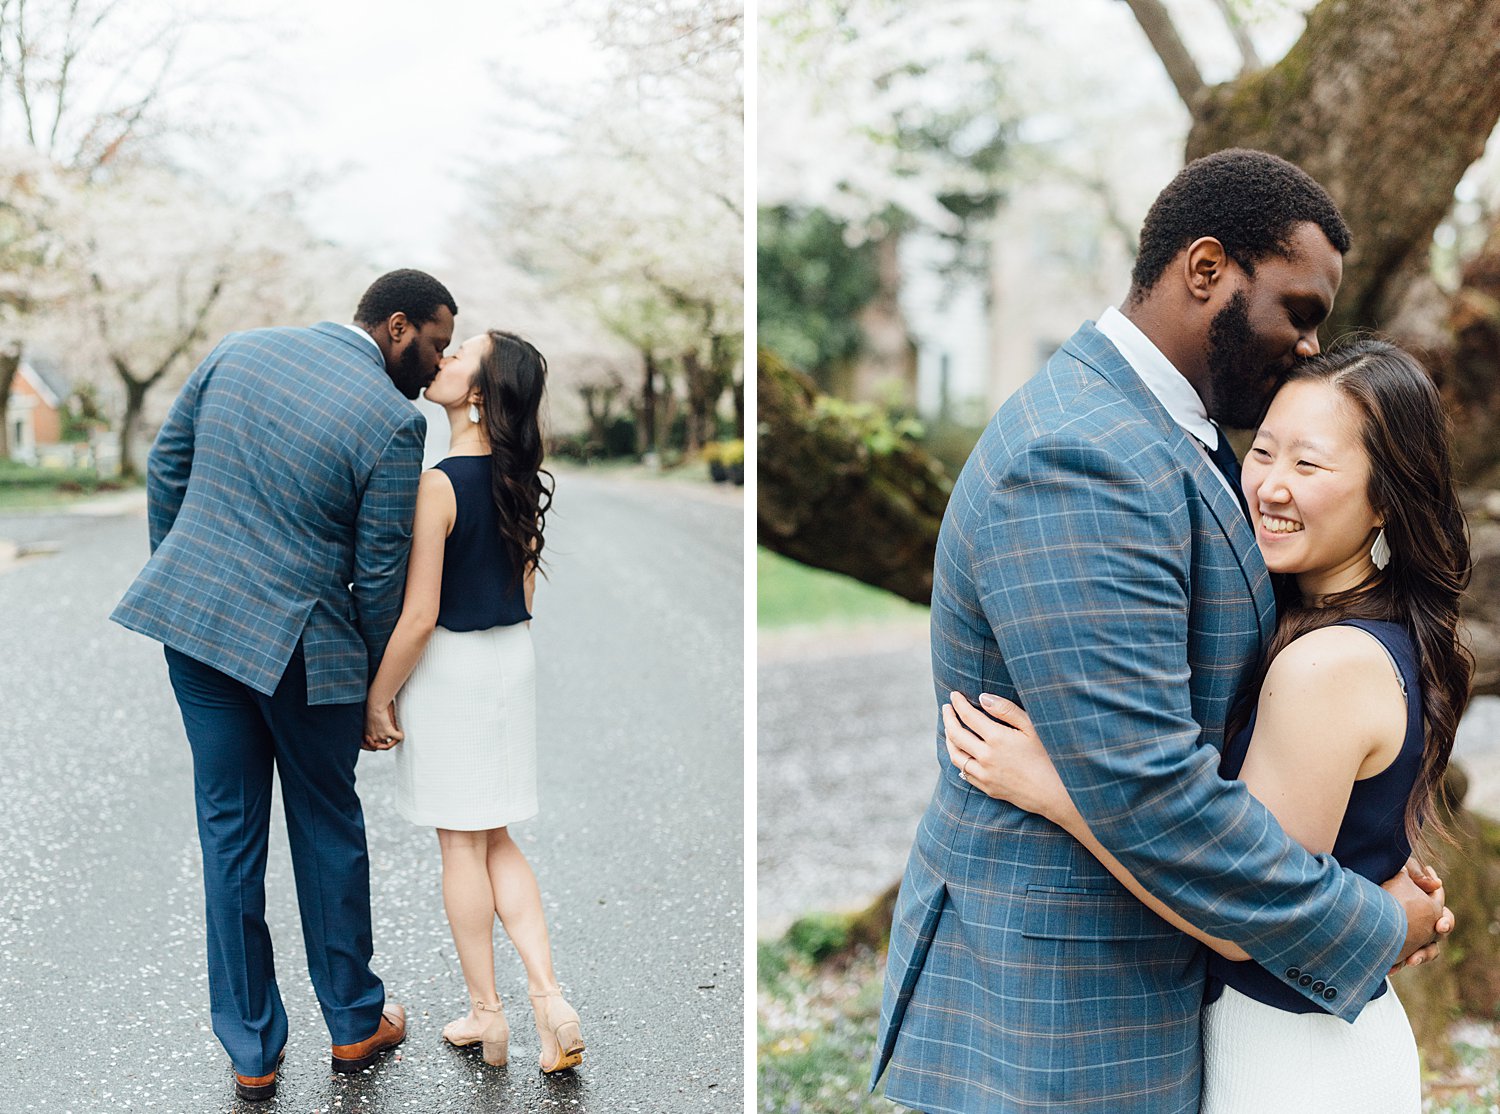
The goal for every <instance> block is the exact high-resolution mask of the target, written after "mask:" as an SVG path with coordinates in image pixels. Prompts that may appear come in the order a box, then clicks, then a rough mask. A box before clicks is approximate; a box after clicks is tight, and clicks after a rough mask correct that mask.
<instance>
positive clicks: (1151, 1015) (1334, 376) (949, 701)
mask: <svg viewBox="0 0 1500 1114" xmlns="http://www.w3.org/2000/svg"><path fill="white" fill-rule="evenodd" d="M1348 248H1349V230H1348V229H1347V227H1346V226H1345V224H1344V221H1343V219H1342V217H1341V216H1340V214H1339V212H1338V210H1337V208H1336V207H1335V205H1334V203H1333V202H1332V200H1331V199H1330V198H1329V197H1328V195H1327V194H1326V193H1325V192H1324V191H1323V189H1322V188H1321V187H1320V186H1318V184H1317V183H1315V182H1314V181H1313V180H1312V179H1311V178H1309V177H1308V176H1307V175H1306V174H1304V173H1303V172H1302V171H1301V170H1299V169H1298V168H1296V167H1294V166H1292V165H1291V164H1290V163H1287V162H1284V161H1283V160H1281V159H1277V158H1275V157H1273V156H1270V155H1266V154H1262V153H1260V152H1253V151H1244V150H1233V151H1224V152H1220V153H1218V154H1215V155H1211V156H1209V157H1207V158H1203V159H1199V160H1197V161H1196V162H1193V163H1191V164H1190V165H1189V166H1188V167H1187V168H1186V169H1184V170H1183V171H1182V173H1181V174H1179V175H1178V176H1177V178H1176V179H1175V180H1174V181H1173V182H1172V183H1171V184H1170V185H1169V186H1168V187H1167V188H1166V189H1165V190H1164V191H1163V192H1162V193H1161V195H1160V196H1159V197H1158V198H1157V200H1156V202H1155V203H1154V204H1153V206H1152V208H1151V210H1150V212H1149V213H1148V215H1147V217H1146V222H1145V225H1144V227H1143V228H1142V231H1141V236H1140V253H1139V256H1138V258H1137V261H1136V264H1135V269H1134V272H1133V274H1132V283H1131V289H1130V293H1129V297H1128V300H1127V302H1126V304H1125V309H1124V312H1123V313H1122V312H1119V311H1117V310H1115V309H1113V308H1111V309H1109V310H1108V311H1106V312H1105V313H1104V314H1103V315H1102V316H1101V317H1100V319H1099V321H1098V323H1097V324H1086V325H1084V326H1083V328H1081V329H1080V330H1079V331H1078V332H1077V333H1076V334H1075V335H1074V336H1073V338H1072V339H1071V340H1070V341H1068V342H1067V343H1066V344H1065V345H1063V347H1062V349H1061V350H1060V351H1059V352H1058V353H1057V354H1056V355H1055V356H1054V357H1053V358H1052V359H1051V361H1050V362H1049V363H1048V364H1047V366H1046V368H1045V369H1044V370H1043V371H1042V372H1041V373H1040V374H1038V375H1037V376H1036V377H1035V378H1034V379H1033V380H1031V381H1030V382H1029V383H1028V384H1027V385H1026V386H1025V387H1024V388H1023V389H1022V390H1021V391H1020V392H1018V393H1017V394H1016V396H1015V397H1014V398H1012V399H1011V400H1010V401H1009V402H1007V403H1006V404H1005V405H1004V406H1003V407H1002V408H1001V409H1000V411H999V413H998V414H997V415H996V417H995V419H994V421H993V422H991V424H990V426H989V427H988V429H986V431H985V432H984V434H983V436H982V437H981V438H980V441H979V444H978V446H977V447H976V448H975V450H974V452H973V455H972V456H971V457H970V458H969V461H968V464H967V465H966V467H965V468H964V470H963V474H962V475H961V476H960V478H959V480H958V483H957V485H956V486H955V488H954V492H953V496H952V499H951V501H950V503H949V507H948V512H947V515H946V518H945V519H944V522H943V527H942V532H941V536H940V538H939V541H938V552H937V560H936V569H935V573H934V577H933V592H932V660H933V674H934V678H935V684H936V689H937V694H938V700H939V702H940V703H943V704H944V707H943V710H942V718H941V723H940V725H939V728H938V734H939V747H938V749H939V760H940V762H941V763H942V765H943V773H942V775H941V776H940V778H939V782H938V786H937V789H936V792H935V793H934V795H933V797H932V801H931V803H930V804H929V805H928V807H927V811H926V813H925V815H924V816H923V818H922V822H921V826H920V828H919V830H918V832H917V836H916V840H915V843H914V845H913V848H912V851H911V856H910V858H909V860H908V863H907V869H906V874H905V877H904V879H903V881H902V885H901V892H900V896H899V898H898V901H897V906H896V912H895V918H894V923H893V925H892V929H891V944H890V958H889V965H888V968H887V973H886V984H885V999H884V1003H883V1007H882V1010H881V1031H880V1037H879V1044H878V1052H877V1060H876V1066H875V1075H874V1078H875V1080H877V1081H878V1079H879V1077H880V1075H881V1073H882V1072H883V1071H885V1072H886V1074H887V1084H886V1094H887V1096H888V1097H889V1098H891V1099H893V1100H895V1101H896V1102H899V1103H902V1104H904V1105H906V1106H910V1107H913V1108H916V1109H918V1110H923V1111H929V1112H939V1111H953V1112H961V1114H975V1112H978V1111H1022V1110H1026V1111H1036V1110H1047V1111H1072V1112H1083V1111H1090V1112H1098V1114H1104V1112H1109V1114H1119V1112H1140V1114H1196V1112H1198V1111H1199V1110H1202V1111H1203V1114H1264V1112H1266V1111H1276V1112H1277V1114H1291V1112H1294V1111H1309V1112H1313V1111H1316V1112H1318V1114H1335V1112H1344V1111H1348V1112H1351V1114H1352V1112H1359V1114H1378V1112H1385V1111H1389V1112H1392V1114H1417V1111H1419V1110H1420V1107H1421V1096H1420V1080H1419V1073H1418V1063H1417V1051H1416V1046H1415V1042H1414V1040H1413V1038H1412V1032H1411V1027H1410V1025H1409V1024H1408V1022H1407V1020H1406V1015H1405V1013H1404V1012H1403V1011H1402V1008H1401V1004H1400V1002H1399V1001H1398V1000H1397V998H1396V995H1395V993H1394V992H1392V990H1391V989H1390V984H1389V983H1388V982H1387V981H1386V975H1387V973H1388V972H1390V971H1392V970H1394V969H1396V968H1397V967H1399V966H1401V965H1403V964H1406V963H1411V964H1414V963H1418V962H1421V961H1422V960H1423V959H1426V958H1430V957H1431V956H1432V955H1434V954H1435V948H1436V943H1435V942H1436V940H1437V938H1438V936H1439V935H1440V934H1446V933H1447V932H1448V931H1451V929H1452V927H1453V919H1452V914H1451V913H1449V912H1448V911H1447V910H1446V909H1445V907H1444V904H1443V893H1442V889H1441V885H1440V883H1439V881H1438V879H1437V878H1436V876H1435V875H1433V874H1431V873H1430V872H1429V871H1426V870H1424V869H1423V868H1420V867H1418V866H1416V864H1415V862H1414V861H1412V862H1411V863H1410V866H1409V865H1408V863H1409V857H1410V855H1411V851H1412V845H1413V844H1414V843H1417V842H1418V840H1419V836H1420V834H1421V832H1420V829H1421V827H1422V825H1423V823H1424V821H1425V823H1426V826H1427V828H1428V830H1429V834H1432V829H1434V828H1435V827H1436V823H1435V816H1434V813H1433V803H1434V794H1435V792H1436V790H1437V788H1438V786H1439V784H1440V782H1441V779H1442V775H1443V771H1444V768H1445V767H1446V765H1447V761H1448V756H1449V753H1450V752H1451V750H1452V746H1453V738H1454V732H1455V730H1456V728H1457V725H1458V721H1459V716H1460V714H1461V713H1462V711H1463V709H1464V706H1465V703H1466V702H1467V699H1468V690H1469V679H1470V675H1471V672H1472V663H1471V660H1470V658H1469V656H1468V654H1467V653H1466V651H1465V650H1464V648H1463V647H1462V646H1461V644H1460V642H1459V629H1458V609H1459V597H1460V595H1461V593H1462V591H1463V589H1464V587H1465V586H1466V584H1467V582H1468V578H1469V571H1470V558H1469V546H1468V537H1467V529H1466V526H1465V522H1464V518H1463V513H1462V511H1461V509H1460V507H1459V503H1458V499H1457V496H1456V494H1455V491H1454V486H1453V482H1452V476H1451V467H1450V463H1449V447H1448V431H1447V423H1446V421H1445V418H1444V415H1443V412H1442V409H1441V406H1440V403H1439V399H1438V395H1437V391H1436V390H1435V389H1434V387H1433V385H1432V383H1431V381H1430V380H1429V378H1428V377H1427V376H1426V374H1424V372H1423V371H1422V369H1421V367H1420V366H1419V365H1418V364H1417V363H1416V361H1414V360H1413V359H1412V358H1411V357H1410V356H1408V355H1407V354H1406V353H1404V352H1402V351H1401V350H1400V349H1398V348H1395V347H1393V346H1391V345H1388V344H1384V343H1382V342H1379V341H1373V340H1358V341H1355V342H1354V343H1352V344H1349V345H1347V346H1345V347H1342V348H1340V349H1338V350H1336V351H1334V352H1332V353H1328V354H1320V352H1319V348H1318V340H1317V328H1318V325H1319V323H1320V322H1322V321H1323V320H1324V319H1325V318H1326V317H1327V315H1328V313H1329V310H1330V309H1331V307H1332V305H1333V299H1334V294H1335V292H1336V291H1337V289H1338V285H1339V281H1340V278H1341V276H1342V270H1343V255H1344V253H1345V252H1346V251H1347V250H1348ZM1216 423H1223V424H1224V425H1227V426H1234V427H1240V428H1255V429H1256V434H1255V440H1254V443H1253V445H1252V447H1251V449H1250V452H1249V455H1248V456H1247V457H1246V458H1245V461H1244V466H1243V474H1242V475H1241V472H1240V467H1239V464H1238V462H1237V461H1236V460H1235V457H1234V454H1233V451H1232V450H1231V449H1230V448H1229V446H1228V444H1227V442H1226V441H1225V440H1224V439H1223V437H1222V435H1221V433H1220V431H1219V428H1218V424H1216ZM976 702H977V704H978V705H979V706H978V707H976V706H975V704H976ZM1022 705H1024V711H1023V710H1022V707H1021V706H1022ZM981 708H982V709H983V710H981ZM986 713H988V714H986ZM1205 945H1206V947H1205Z"/></svg>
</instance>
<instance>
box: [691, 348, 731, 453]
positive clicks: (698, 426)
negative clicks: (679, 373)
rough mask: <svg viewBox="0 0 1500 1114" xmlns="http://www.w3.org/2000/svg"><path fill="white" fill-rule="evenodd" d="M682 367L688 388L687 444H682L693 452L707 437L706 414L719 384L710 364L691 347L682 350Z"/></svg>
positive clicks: (709, 410)
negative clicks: (705, 362)
mask: <svg viewBox="0 0 1500 1114" xmlns="http://www.w3.org/2000/svg"><path fill="white" fill-rule="evenodd" d="M682 370H683V373H684V374H685V375H686V376H687V392H688V414H687V445H686V446H684V448H685V449H686V451H687V454H688V455H689V456H692V455H693V454H694V453H696V452H697V451H698V450H699V449H701V448H702V447H703V444H704V442H705V441H707V440H710V437H709V433H710V430H709V418H710V416H711V414H712V410H713V404H714V401H715V400H716V399H717V398H718V396H719V393H720V390H719V389H722V385H721V384H720V383H719V382H718V378H717V376H716V375H715V374H714V368H713V366H712V365H711V364H704V362H703V360H702V359H701V358H700V357H699V356H698V353H697V352H696V351H695V350H693V349H688V350H687V351H686V352H684V353H683V354H682ZM716 388H719V389H716Z"/></svg>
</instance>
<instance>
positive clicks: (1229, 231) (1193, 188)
mask: <svg viewBox="0 0 1500 1114" xmlns="http://www.w3.org/2000/svg"><path fill="white" fill-rule="evenodd" d="M1309 221H1310V222H1312V223H1313V224H1316V225H1317V226H1318V227H1319V228H1321V229H1322V230H1323V234H1324V235H1325V236H1327V237H1328V242H1329V243H1331V244H1332V245H1333V246H1334V247H1335V248H1337V249H1338V250H1339V254H1341V255H1342V254H1343V253H1345V252H1347V251H1348V250H1349V226H1348V225H1346V224H1345V223H1344V218H1343V217H1342V216H1341V215H1340V214H1339V209H1338V206H1337V205H1335V204H1334V203H1333V198H1331V197H1329V196H1328V191H1327V190H1325V189H1324V188H1323V187H1322V186H1320V185H1318V183H1317V182H1315V181H1313V180H1312V178H1311V177H1309V176H1308V174H1307V172H1306V171H1304V170H1302V169H1301V168H1300V167H1297V166H1293V165H1292V164H1291V163H1289V162H1287V161H1286V159H1283V158H1278V157H1277V156H1276V155H1271V154H1267V153H1266V152H1265V151H1250V150H1247V149H1245V148H1243V147H1231V148H1229V149H1228V150H1225V151H1217V152H1215V153H1214V154H1212V155H1205V156H1204V157H1203V158H1201V159H1194V160H1193V161H1192V162H1190V163H1188V164H1187V166H1185V167H1183V168H1182V171H1181V172H1180V173H1179V174H1178V175H1177V177H1175V178H1173V179H1172V181H1171V183H1170V184H1168V186H1167V188H1166V189H1164V190H1162V191H1161V193H1160V194H1158V195H1157V198H1156V200H1155V201H1154V202H1152V203H1151V211H1150V212H1148V213H1147V214H1146V223H1145V224H1144V225H1142V226H1141V246H1140V251H1139V253H1138V254H1137V255H1136V259H1135V268H1134V269H1133V270H1132V271H1131V273H1130V296H1131V298H1132V299H1134V298H1138V297H1140V296H1141V295H1142V294H1144V293H1146V291H1148V290H1150V289H1151V287H1153V286H1154V285H1156V280H1157V279H1159V278H1161V276H1162V273H1163V272H1164V271H1165V270H1166V269H1167V264H1169V263H1171V262H1172V260H1173V259H1175V258H1177V255H1178V253H1179V252H1181V251H1182V250H1183V249H1184V248H1186V247H1187V246H1188V245H1189V244H1191V243H1192V242H1193V241H1194V240H1197V239H1199V238H1200V237H1202V236H1212V237H1214V238H1215V239H1216V240H1218V241H1219V242H1220V243H1221V244H1223V245H1224V250H1225V251H1226V252H1228V253H1229V258H1230V259H1233V260H1234V261H1235V262H1236V263H1238V264H1239V265H1240V266H1241V267H1243V268H1244V269H1245V273H1246V274H1250V275H1254V274H1255V264H1256V263H1257V262H1258V261H1259V260H1262V259H1264V258H1266V257H1267V256H1269V255H1280V256H1282V257H1285V256H1286V255H1287V254H1288V252H1289V248H1288V246H1287V244H1288V241H1289V239H1290V237H1291V233H1292V230H1293V229H1294V228H1295V227H1296V226H1297V225H1299V224H1303V223H1306V222H1309Z"/></svg>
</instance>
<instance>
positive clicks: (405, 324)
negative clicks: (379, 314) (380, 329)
mask: <svg viewBox="0 0 1500 1114" xmlns="http://www.w3.org/2000/svg"><path fill="white" fill-rule="evenodd" d="M385 327H386V331H388V332H389V333H390V334H391V340H393V341H398V340H400V339H401V337H402V335H403V334H404V333H405V332H406V330H407V329H409V328H411V322H410V321H408V320H407V319H406V314H404V313H402V312H401V311H400V310H397V311H396V312H395V313H393V314H391V315H390V317H388V318H387V319H386V322H385Z"/></svg>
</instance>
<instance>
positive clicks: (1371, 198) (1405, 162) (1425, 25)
mask: <svg viewBox="0 0 1500 1114" xmlns="http://www.w3.org/2000/svg"><path fill="white" fill-rule="evenodd" d="M1497 73H1500V0H1443V2H1442V3H1432V2H1430V0H1323V2H1322V3H1320V4H1319V5H1318V6H1317V7H1316V8H1314V9H1313V11H1312V12H1311V13H1310V14H1309V16H1308V19H1307V28H1306V30H1305V31H1304V32H1303V34H1302V37H1301V38H1300V39H1299V40H1298V41H1297V43H1296V45H1295V46H1293V47H1292V49H1291V50H1290V51H1289V52H1288V53H1287V55H1286V57H1285V58H1283V59H1282V60H1281V61H1280V62H1279V63H1277V64H1276V65H1275V66H1272V67H1271V68H1270V69H1268V70H1261V71H1259V72H1256V73H1253V74H1250V75H1247V76H1245V77H1242V78H1239V79H1238V80H1235V81H1231V82H1228V83H1226V84H1223V85H1218V86H1214V87H1211V88H1209V89H1208V90H1206V91H1205V92H1204V93H1202V94H1201V95H1199V96H1198V97H1197V98H1195V100H1194V101H1192V102H1190V103H1189V104H1188V108H1189V109H1190V110H1191V111H1192V114H1193V126H1192V130H1191V132H1190V133H1189V135H1188V144H1187V157H1188V158H1189V159H1194V158H1197V157H1199V156H1200V155H1206V154H1209V153H1210V152H1213V151H1217V150H1220V149H1222V148H1224V147H1255V148H1259V149H1261V150H1265V151H1270V152H1272V153H1274V154H1278V155H1281V156H1282V157H1284V158H1287V159H1290V160H1291V161H1292V162H1294V163H1296V164H1297V165H1298V166H1300V167H1302V168H1303V169H1304V170H1306V171H1307V172H1308V173H1309V174H1311V175H1312V176H1313V177H1314V178H1315V179H1317V180H1318V181H1319V182H1320V183H1322V185H1323V186H1324V187H1325V188H1327V190H1328V192H1329V193H1330V194H1332V195H1333V198H1334V200H1335V201H1337V202H1338V204H1339V208H1340V209H1341V210H1342V211H1343V214H1344V219H1345V220H1346V221H1347V222H1348V224H1349V228H1350V230H1351V232H1352V233H1353V238H1354V243H1353V247H1352V248H1351V249H1350V251H1349V254H1348V256H1347V257H1346V258H1345V260H1344V281H1343V284H1342V285H1341V286H1340V287H1339V296H1338V301H1337V303H1336V305H1335V306H1334V313H1333V317H1332V318H1331V320H1330V322H1329V327H1328V330H1327V335H1330V336H1333V335H1337V334H1338V333H1339V332H1341V331H1343V330H1345V329H1348V328H1350V327H1355V326H1363V327H1372V326H1373V327H1377V328H1378V327H1381V326H1383V325H1384V324H1385V323H1386V322H1388V321H1389V320H1390V319H1391V317H1392V315H1393V313H1394V310H1395V307H1396V305H1397V303H1398V302H1399V299H1400V296H1401V294H1402V293H1404V291H1405V288H1406V286H1407V285H1408V284H1409V283H1410V281H1411V279H1412V278H1413V277H1414V276H1415V275H1417V274H1420V273H1425V272H1426V271H1427V252H1428V246H1429V245H1430V244H1431V242H1432V233H1433V230H1434V229H1435V228H1436V227H1437V226H1438V223H1439V222H1440V221H1441V220H1442V218H1443V216H1444V214H1445V213H1446V212H1447V211H1448V208H1449V206H1450V205H1451V204H1452V203H1453V191H1454V188H1455V187H1456V186H1457V185H1458V181H1459V179H1460V178H1462V177H1463V174H1464V172H1465V171H1466V170H1468V168H1469V167H1470V165H1472V164H1473V162H1474V161H1475V160H1476V159H1477V158H1478V157H1479V155H1480V154H1481V152H1483V150H1484V145H1485V141H1486V140H1487V139H1488V138H1489V136H1490V133H1491V132H1493V131H1494V130H1495V125H1496V122H1497V121H1500V80H1496V77H1495V75H1496V74H1497Z"/></svg>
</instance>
